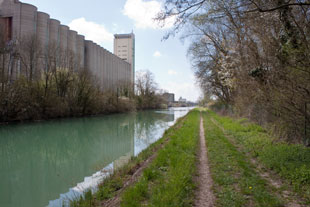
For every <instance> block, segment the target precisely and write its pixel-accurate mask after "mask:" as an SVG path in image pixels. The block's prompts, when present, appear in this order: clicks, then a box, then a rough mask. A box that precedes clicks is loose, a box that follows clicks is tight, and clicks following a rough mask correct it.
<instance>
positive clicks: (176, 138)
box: [121, 110, 200, 207]
mask: <svg viewBox="0 0 310 207" xmlns="http://www.w3.org/2000/svg"><path fill="white" fill-rule="evenodd" d="M199 117H200V115H199V111H197V110H194V111H192V112H190V113H189V114H188V115H187V116H186V118H185V120H184V122H183V123H182V125H181V126H180V127H179V128H178V129H177V130H175V131H174V133H172V134H171V135H170V141H169V143H167V145H166V146H165V148H163V149H161V150H159V151H158V155H157V157H156V158H155V160H153V162H152V163H151V165H150V166H149V167H148V168H147V169H145V170H144V172H143V176H142V177H141V178H140V179H139V181H138V182H137V183H136V184H135V185H133V186H131V187H130V188H129V189H127V190H126V191H125V192H124V194H123V195H122V203H121V206H125V207H135V206H165V207H169V206H173V207H176V206H177V207H182V206H192V204H193V199H194V194H193V193H194V190H195V184H194V180H193V177H194V176H195V174H196V162H197V156H196V153H197V146H198V141H199V139H198V138H199Z"/></svg>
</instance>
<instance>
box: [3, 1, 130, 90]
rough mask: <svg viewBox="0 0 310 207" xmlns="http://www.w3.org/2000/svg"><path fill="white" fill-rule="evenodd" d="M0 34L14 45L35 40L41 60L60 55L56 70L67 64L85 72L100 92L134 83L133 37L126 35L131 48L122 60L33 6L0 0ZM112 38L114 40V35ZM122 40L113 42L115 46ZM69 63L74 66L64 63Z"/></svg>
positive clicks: (41, 65) (39, 65) (41, 66)
mask: <svg viewBox="0 0 310 207" xmlns="http://www.w3.org/2000/svg"><path fill="white" fill-rule="evenodd" d="M0 31H1V32H4V33H5V38H6V40H7V41H10V42H14V43H17V45H18V44H19V43H22V42H23V41H24V39H30V38H35V40H36V41H37V42H38V45H39V48H40V52H41V54H43V55H41V56H42V57H44V55H45V54H47V53H48V51H49V52H50V51H51V50H52V51H54V53H55V54H58V55H59V56H60V57H59V59H58V60H57V67H58V68H68V65H70V66H71V67H73V68H74V69H88V70H89V71H91V72H92V74H93V75H94V77H95V78H96V80H97V81H98V83H99V84H100V86H101V88H102V90H107V89H110V90H116V86H118V84H120V83H122V84H124V83H126V84H134V78H133V77H134V34H130V36H131V39H128V40H127V43H128V44H127V47H128V48H131V49H130V50H128V53H127V55H128V56H127V59H126V60H124V58H122V57H121V56H119V55H114V54H112V53H111V52H109V51H108V50H106V49H104V48H102V47H101V46H99V45H97V44H96V43H94V42H92V41H89V40H85V37H84V36H82V35H79V34H78V33H77V32H76V31H73V30H70V28H69V27H68V26H66V25H61V23H60V21H58V20H55V19H50V16H49V15H48V14H46V13H43V12H38V11H37V8H36V7H35V6H33V5H30V4H26V3H22V2H20V1H18V0H0ZM115 38H116V39H118V36H116V37H115ZM123 40H125V39H122V40H121V41H117V40H116V41H115V42H116V44H117V46H116V47H118V45H119V44H120V43H122V42H123ZM122 44H123V43H122ZM69 61H70V63H74V64H68V62H69ZM72 65H73V66H72ZM75 65H76V66H75ZM37 68H38V69H41V68H44V67H43V63H39V64H38V66H37ZM68 69H71V68H68ZM12 70H13V69H12ZM16 70H22V69H20V68H19V69H16ZM41 70H42V69H41Z"/></svg>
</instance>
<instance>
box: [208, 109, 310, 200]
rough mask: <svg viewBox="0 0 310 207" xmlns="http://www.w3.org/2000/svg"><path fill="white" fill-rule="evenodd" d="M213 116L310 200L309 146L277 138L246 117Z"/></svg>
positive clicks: (252, 152)
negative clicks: (238, 118)
mask: <svg viewBox="0 0 310 207" xmlns="http://www.w3.org/2000/svg"><path fill="white" fill-rule="evenodd" d="M212 116H213V117H214V119H216V120H217V121H218V122H219V123H220V124H221V125H222V126H223V127H224V128H225V130H226V131H227V133H229V134H230V135H232V136H233V137H234V139H235V141H236V142H237V144H239V145H241V146H242V147H243V148H244V150H245V151H246V152H249V153H250V154H251V155H252V156H253V157H256V158H257V159H258V160H259V161H260V162H261V163H262V164H263V165H264V166H265V167H266V168H267V169H269V170H273V171H274V172H276V173H278V174H279V175H280V176H281V177H282V178H284V179H285V180H286V181H287V183H290V184H292V186H293V188H294V190H295V191H296V192H297V193H298V194H299V195H300V196H302V197H304V198H305V199H306V202H308V204H309V203H310V149H309V148H306V147H304V146H302V145H293V144H287V143H283V142H282V143H281V142H277V141H276V140H275V139H274V138H272V137H271V136H270V135H269V134H268V133H267V132H266V131H265V130H264V129H263V128H261V127H260V126H258V125H255V124H251V123H249V122H247V121H246V120H245V119H242V120H238V121H235V120H232V119H231V118H229V117H220V116H218V115H216V114H215V113H214V112H212Z"/></svg>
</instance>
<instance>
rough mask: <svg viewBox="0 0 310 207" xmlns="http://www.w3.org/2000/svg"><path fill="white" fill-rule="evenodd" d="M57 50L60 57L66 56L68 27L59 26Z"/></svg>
mask: <svg viewBox="0 0 310 207" xmlns="http://www.w3.org/2000/svg"><path fill="white" fill-rule="evenodd" d="M59 30H60V31H59V49H60V53H61V54H62V55H67V48H68V31H69V27H68V26H65V25H60V26H59Z"/></svg>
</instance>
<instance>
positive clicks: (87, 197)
mask: <svg viewBox="0 0 310 207" xmlns="http://www.w3.org/2000/svg"><path fill="white" fill-rule="evenodd" d="M186 117H187V116H185V117H182V118H180V119H179V120H178V121H177V122H176V124H174V126H172V127H170V128H169V129H167V130H166V131H165V133H164V135H163V137H162V138H161V139H159V140H158V141H156V142H155V143H153V144H151V145H150V146H149V147H148V148H147V149H145V150H143V151H142V152H141V153H140V154H139V155H138V156H137V157H132V158H131V160H130V161H129V162H128V163H127V164H126V165H124V166H122V167H121V168H119V169H117V170H116V171H115V172H114V173H113V174H112V175H111V176H110V177H109V178H107V179H105V180H104V181H103V182H102V183H101V184H100V185H99V186H98V191H97V192H96V193H95V194H92V193H91V191H88V192H86V193H85V194H84V196H83V197H82V196H81V197H80V198H79V199H76V200H73V201H71V202H70V206H71V207H92V206H101V205H100V204H101V203H102V202H104V201H106V200H108V199H110V198H113V197H114V196H115V195H116V193H117V192H118V191H119V190H120V189H121V188H122V187H123V186H124V183H125V182H126V180H128V179H129V178H130V177H131V176H132V175H133V174H134V173H135V171H136V170H137V169H138V168H139V167H140V166H141V164H142V163H143V162H144V161H145V160H147V159H148V158H149V157H150V156H151V155H153V154H154V153H155V152H156V151H157V150H158V149H159V148H161V147H162V146H163V145H164V144H165V142H167V141H168V140H169V139H170V137H171V136H172V135H174V134H175V133H176V131H177V130H178V128H180V127H182V125H183V122H184V120H185V119H186Z"/></svg>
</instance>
